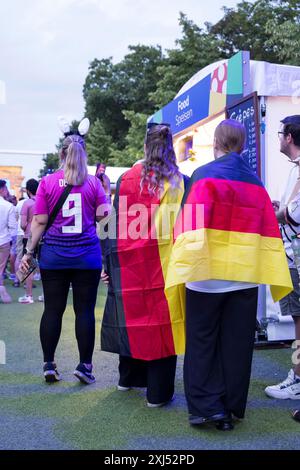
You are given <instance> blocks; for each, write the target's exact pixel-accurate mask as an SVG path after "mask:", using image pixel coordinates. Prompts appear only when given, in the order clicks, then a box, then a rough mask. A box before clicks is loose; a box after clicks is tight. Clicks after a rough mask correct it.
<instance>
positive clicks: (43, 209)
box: [34, 178, 49, 215]
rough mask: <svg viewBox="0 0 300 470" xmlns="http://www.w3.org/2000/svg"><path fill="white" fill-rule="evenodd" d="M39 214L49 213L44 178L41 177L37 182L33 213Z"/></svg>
mask: <svg viewBox="0 0 300 470" xmlns="http://www.w3.org/2000/svg"><path fill="white" fill-rule="evenodd" d="M41 214H47V215H49V209H48V204H47V199H46V188H45V178H43V179H42V181H41V182H40V184H39V187H38V190H37V193H36V198H35V205H34V215H41Z"/></svg>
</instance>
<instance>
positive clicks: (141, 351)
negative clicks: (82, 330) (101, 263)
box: [101, 164, 185, 360]
mask: <svg viewBox="0 0 300 470" xmlns="http://www.w3.org/2000/svg"><path fill="white" fill-rule="evenodd" d="M141 172H142V165H141V164H136V165H134V166H133V167H132V169H131V170H129V171H127V172H126V173H125V174H124V175H123V176H122V177H121V178H120V180H119V182H118V185H117V190H116V195H115V199H114V208H115V211H116V235H117V236H116V238H115V239H110V240H109V242H110V249H109V255H108V257H107V260H108V274H109V277H110V283H109V289H108V296H107V301H106V305H105V310H104V316H103V321H102V329H101V348H102V350H104V351H109V352H114V353H118V354H121V355H123V356H129V357H132V358H135V359H143V360H155V359H161V358H164V357H168V356H173V355H176V354H182V353H183V352H184V344H185V325H184V308H185V297H184V296H185V291H184V288H183V286H174V287H173V288H171V289H169V290H168V293H167V294H166V293H165V292H164V288H165V280H166V276H167V270H168V263H169V259H170V255H171V250H172V246H173V227H174V222H175V220H176V216H177V214H178V212H179V211H180V208H181V201H182V197H183V194H184V181H183V179H182V180H181V183H180V187H179V188H175V189H172V188H171V187H170V185H169V183H165V185H164V189H163V192H162V194H161V195H160V197H157V196H155V195H153V196H152V195H150V194H149V191H148V189H147V188H146V187H144V188H143V191H142V192H141V187H140V182H141ZM169 209H171V210H173V212H172V213H171V217H170V219H171V220H170V225H169V227H167V230H166V231H163V230H162V226H163V225H164V224H165V223H166V221H167V219H168V214H169ZM138 232H140V235H138Z"/></svg>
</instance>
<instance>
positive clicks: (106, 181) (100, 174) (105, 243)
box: [95, 163, 111, 270]
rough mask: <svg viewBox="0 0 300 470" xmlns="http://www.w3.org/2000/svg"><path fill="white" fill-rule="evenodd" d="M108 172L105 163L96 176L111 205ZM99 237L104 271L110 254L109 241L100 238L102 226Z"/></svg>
mask: <svg viewBox="0 0 300 470" xmlns="http://www.w3.org/2000/svg"><path fill="white" fill-rule="evenodd" d="M105 171H106V165H105V163H97V166H96V173H95V176H96V177H97V178H98V179H99V181H100V183H101V185H102V187H103V189H104V192H105V195H106V201H107V203H108V204H111V188H110V179H109V177H108V176H107V175H106V174H105ZM97 235H98V237H99V239H100V245H101V252H102V264H103V269H104V270H106V269H107V262H106V257H107V254H108V239H107V238H105V239H103V238H102V239H101V236H100V224H97Z"/></svg>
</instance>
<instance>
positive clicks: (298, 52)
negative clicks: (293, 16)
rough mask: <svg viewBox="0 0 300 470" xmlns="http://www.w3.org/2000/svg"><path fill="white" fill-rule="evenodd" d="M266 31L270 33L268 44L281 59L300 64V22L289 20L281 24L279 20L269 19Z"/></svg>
mask: <svg viewBox="0 0 300 470" xmlns="http://www.w3.org/2000/svg"><path fill="white" fill-rule="evenodd" d="M266 31H267V32H268V33H269V34H270V39H269V40H268V41H267V44H268V46H269V47H272V48H273V49H274V51H275V52H276V55H277V57H278V59H279V61H280V62H282V63H284V64H291V65H300V22H299V21H298V22H295V21H291V20H288V21H285V22H284V23H282V24H279V23H278V21H277V20H269V21H268V22H267V24H266Z"/></svg>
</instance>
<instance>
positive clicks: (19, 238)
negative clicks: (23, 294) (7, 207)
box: [13, 197, 26, 287]
mask: <svg viewBox="0 0 300 470" xmlns="http://www.w3.org/2000/svg"><path fill="white" fill-rule="evenodd" d="M25 200H26V199H25V198H24V197H22V198H20V199H19V201H18V203H17V205H16V219H17V242H16V261H15V272H17V271H18V269H19V266H20V262H21V259H22V256H23V251H24V247H23V237H24V230H22V228H21V209H22V207H23V204H24V203H25ZM13 286H14V287H20V281H19V280H18V279H16V280H15V281H14V284H13Z"/></svg>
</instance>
